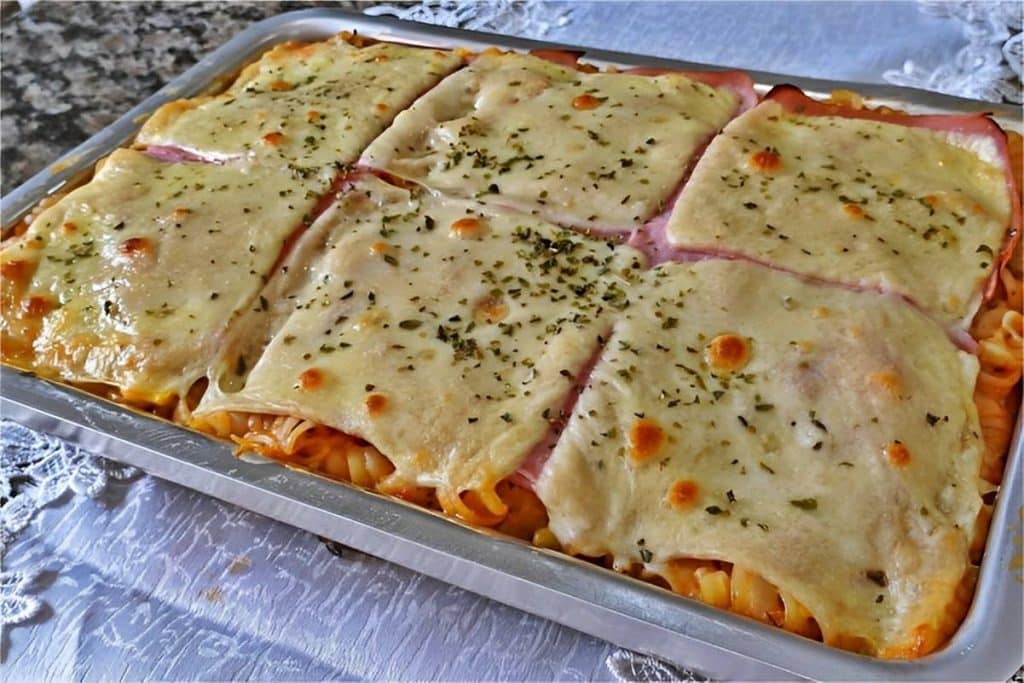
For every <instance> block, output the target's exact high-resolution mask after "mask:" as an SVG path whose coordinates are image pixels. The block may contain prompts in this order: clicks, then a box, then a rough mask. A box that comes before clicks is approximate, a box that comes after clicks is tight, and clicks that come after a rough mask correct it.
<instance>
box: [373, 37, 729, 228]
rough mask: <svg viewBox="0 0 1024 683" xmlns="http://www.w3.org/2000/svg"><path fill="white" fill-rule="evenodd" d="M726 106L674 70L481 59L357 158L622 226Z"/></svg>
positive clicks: (566, 220) (661, 188) (639, 215)
mask: <svg viewBox="0 0 1024 683" xmlns="http://www.w3.org/2000/svg"><path fill="white" fill-rule="evenodd" d="M738 105H739V100H738V98H737V96H736V95H735V94H734V93H733V92H732V91H730V90H725V89H715V88H712V87H710V86H707V85H704V84H703V83H698V82H696V81H692V80H690V79H689V78H687V77H685V76H683V75H680V74H665V75H661V76H656V77H647V76H632V75H626V74H608V73H593V74H585V73H580V72H578V71H575V70H573V69H568V68H565V67H561V66H558V65H557V64H553V63H551V62H548V61H545V60H542V59H538V58H535V57H529V56H525V55H519V54H515V53H508V54H501V55H487V56H483V57H479V58H477V59H476V60H474V61H473V63H472V64H471V65H470V66H469V67H468V68H466V69H463V70H462V71H459V72H458V73H456V74H454V75H452V76H450V77H448V78H447V79H445V80H444V81H443V82H442V83H441V84H440V85H439V86H438V87H437V88H435V89H434V90H433V91H431V92H430V93H428V94H427V95H426V96H424V97H423V98H421V99H420V100H419V101H417V102H416V104H414V105H413V106H412V108H410V109H409V110H407V111H405V112H402V113H401V114H400V115H399V116H398V118H397V119H396V120H395V123H394V125H392V127H391V128H390V129H388V130H387V131H386V132H385V133H384V134H383V135H382V136H381V137H379V138H378V139H377V140H376V141H374V143H373V144H372V145H371V146H370V147H369V149H367V151H366V153H365V154H364V155H363V162H364V163H367V164H369V165H371V166H374V167H378V168H382V169H385V170H387V171H389V172H391V173H394V174H395V175H398V176H401V177H403V178H408V179H412V180H416V181H418V182H421V183H424V184H426V185H428V186H430V187H433V188H437V189H441V190H445V191H449V192H453V193H456V194H458V195H461V196H464V197H476V198H480V199H482V200H484V201H490V202H494V203H499V204H507V205H509V206H514V207H516V208H518V209H520V210H522V211H526V212H533V213H535V214H538V215H542V216H544V217H546V218H547V219H548V220H552V221H555V222H557V223H560V224H562V225H568V226H575V227H590V228H598V229H616V230H625V229H628V228H630V227H631V226H635V225H637V224H638V223H640V222H641V221H643V220H645V219H647V218H649V217H650V216H652V215H654V214H655V213H657V212H658V211H659V210H660V208H661V204H662V202H664V201H666V200H667V199H668V197H669V195H670V194H671V192H672V190H673V189H674V188H675V186H676V185H677V184H678V183H679V181H680V180H681V179H682V177H683V174H684V172H685V171H686V169H687V167H688V165H689V162H690V160H691V159H692V158H693V155H694V154H695V152H696V151H697V150H698V149H699V148H700V146H701V145H702V144H703V143H704V142H705V141H706V140H707V139H708V138H709V137H710V136H711V135H712V134H713V133H715V132H716V131H718V130H720V129H721V127H722V126H724V125H725V123H726V122H727V121H728V120H729V118H730V117H731V116H732V115H733V113H734V112H735V111H736V109H737V107H738Z"/></svg>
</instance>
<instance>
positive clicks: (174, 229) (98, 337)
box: [0, 150, 326, 398]
mask: <svg viewBox="0 0 1024 683" xmlns="http://www.w3.org/2000/svg"><path fill="white" fill-rule="evenodd" d="M325 189H326V188H325V187H324V186H323V184H322V183H318V182H315V181H313V180H308V179H304V178H302V177H301V175H300V176H292V175H290V174H287V173H281V172H280V171H279V170H274V171H268V170H267V169H265V168H263V167H259V166H253V167H249V168H247V169H244V170H240V169H236V168H229V167H225V166H217V165H213V164H196V163H180V164H164V163H162V162H159V161H156V160H154V159H151V158H149V157H147V156H146V155H144V154H141V153H139V152H135V151H131V150H117V151H115V152H114V153H113V154H112V155H111V156H110V157H109V158H108V159H107V160H106V161H105V162H104V163H103V164H102V167H101V168H100V170H99V171H98V172H97V173H96V176H95V177H94V178H93V180H92V181H91V182H89V183H88V184H87V185H85V186H83V187H81V188H78V189H77V190H75V191H73V192H71V193H70V194H69V195H67V196H66V197H64V198H63V199H61V200H60V201H59V202H57V203H56V204H55V205H54V206H51V207H50V208H48V209H47V210H45V211H43V212H42V213H41V214H40V215H39V216H38V217H37V218H36V219H35V220H34V221H33V223H32V224H31V226H30V227H29V229H28V231H27V232H26V233H25V234H24V235H23V236H21V237H20V238H18V239H17V240H15V241H14V242H13V243H10V244H8V245H7V246H6V247H5V248H4V250H3V251H2V252H0V262H2V264H3V267H4V274H5V277H4V280H3V284H4V307H5V311H4V313H5V315H4V318H3V332H4V346H5V348H4V357H5V360H8V361H11V362H15V363H18V364H20V365H24V366H27V367H30V368H33V369H35V370H38V371H40V372H43V373H45V374H54V375H59V376H61V377H63V378H64V379H69V380H75V381H93V382H102V383H108V384H113V385H116V386H118V387H120V388H121V389H123V390H125V391H126V392H129V393H132V392H134V393H135V394H138V395H140V396H144V397H148V398H160V397H163V398H169V397H170V396H172V395H181V394H183V393H184V392H185V391H187V390H188V388H189V385H190V384H191V383H192V382H194V381H195V380H196V379H198V378H199V377H201V376H203V375H205V373H206V369H207V363H208V362H209V361H210V360H211V359H212V358H213V357H214V355H215V352H216V351H217V349H218V345H219V343H220V341H221V339H222V336H223V334H224V333H225V331H226V329H227V327H228V325H229V323H230V321H231V320H232V317H233V315H234V314H235V313H236V312H237V311H239V309H241V308H243V307H245V306H247V305H249V304H250V302H251V300H252V299H253V298H254V297H255V296H256V294H257V293H258V292H259V290H260V288H261V287H262V286H263V282H264V280H263V278H264V277H265V276H266V275H267V274H268V273H269V271H270V269H271V267H272V266H273V264H274V262H275V260H276V259H277V258H278V255H279V254H280V251H281V247H282V244H283V243H284V241H285V239H286V238H287V237H288V235H289V234H290V233H291V232H292V231H293V230H294V229H296V227H298V226H299V225H300V224H301V222H302V219H303V216H304V215H305V214H306V213H307V212H309V211H310V209H312V207H313V205H314V204H315V202H316V197H317V196H318V194H319V193H321V192H323V191H324V190H325ZM12 264H13V265H12ZM15 271H17V274H18V277H7V276H9V275H11V274H12V273H14V272H15ZM33 307H34V308H35V309H37V310H35V311H32V310H30V309H32V308H33Z"/></svg>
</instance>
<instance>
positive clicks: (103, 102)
mask: <svg viewBox="0 0 1024 683" xmlns="http://www.w3.org/2000/svg"><path fill="white" fill-rule="evenodd" d="M3 4H4V13H3V16H4V18H3V25H2V27H0V62H2V63H3V70H2V77H0V140H2V156H0V194H3V195H6V194H7V193H8V192H10V191H11V190H12V189H14V188H15V187H17V186H18V185H19V184H21V183H22V182H24V181H25V180H27V179H28V178H29V177H30V176H32V174H34V173H36V172H37V171H39V170H40V169H41V168H43V167H44V166H46V164H48V163H50V162H51V161H53V160H55V159H57V157H59V156H60V155H61V154H62V153H63V152H65V151H67V150H69V149H71V148H72V147H74V146H76V145H78V144H79V143H81V142H83V141H84V140H86V139H87V138H89V137H90V136H92V135H93V134H95V133H96V132H98V131H99V130H101V129H102V128H103V127H105V126H107V125H109V124H110V123H111V122H112V121H114V120H115V119H116V118H118V117H119V116H120V115H121V114H123V113H124V112H126V111H128V110H129V109H131V108H132V107H133V106H135V105H136V104H138V103H139V102H141V101H142V100H144V99H145V98H146V97H148V96H149V95H151V94H153V92H155V91H156V90H158V89H159V88H160V87H162V86H163V85H164V84H165V83H167V82H168V81H170V80H171V79H173V78H174V77H175V76H178V75H179V74H181V73H183V72H184V71H185V70H186V69H188V68H189V67H191V66H192V65H193V64H194V63H195V62H196V61H198V60H199V59H201V58H202V57H203V56H204V55H206V54H208V53H209V52H211V51H213V50H214V49H216V48H217V47H219V46H220V45H222V44H223V43H225V42H227V41H228V40H229V39H230V38H231V37H233V36H234V35H235V34H237V33H238V32H239V31H241V30H243V29H244V28H246V27H248V26H249V25H251V24H252V23H254V22H257V21H259V20H261V19H266V18H267V17H270V16H273V15H275V14H279V13H281V12H286V11H289V10H294V9H303V8H307V7H312V6H319V7H323V6H329V7H342V8H346V9H354V10H359V9H364V8H365V7H367V6H368V4H369V3H365V2H331V3H323V2H294V1H290V2H239V3H227V2H188V3H178V2H173V3H171V2H146V3H141V2H109V3H107V2H103V3H101V2H71V3H65V2H60V3H58V2H50V1H47V0H43V1H42V2H35V3H32V4H28V6H27V9H25V8H21V7H18V6H17V4H16V3H11V2H4V3H3Z"/></svg>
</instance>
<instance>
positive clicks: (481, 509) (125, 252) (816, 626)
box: [0, 34, 1024, 658]
mask: <svg viewBox="0 0 1024 683" xmlns="http://www.w3.org/2000/svg"><path fill="white" fill-rule="evenodd" d="M1020 155H1021V152H1020V138H1019V136H1016V135H1014V134H1010V135H1009V136H1008V135H1007V134H1006V133H1004V132H1003V131H1002V130H1001V129H1000V128H999V127H998V126H997V125H996V124H995V123H994V122H993V121H992V120H990V119H989V118H987V117H986V116H984V115H977V116H914V115H910V114H907V113H904V112H899V111H893V110H889V109H885V108H869V107H867V106H865V104H864V102H863V101H862V100H861V99H860V98H859V97H857V96H856V95H854V94H852V93H843V92H839V93H835V94H834V95H833V97H832V98H831V99H830V100H828V101H818V100H814V99H812V98H810V97H808V96H807V95H805V94H804V93H802V92H800V91H799V90H797V89H796V88H794V87H792V86H787V85H779V86H777V87H776V88H774V89H773V90H771V91H770V92H768V93H767V94H765V95H763V96H758V95H757V94H756V93H755V91H754V88H753V83H752V82H751V80H750V78H749V77H747V76H746V75H745V74H742V73H738V72H716V73H710V72H709V73H694V72H677V71H671V70H657V69H631V70H614V69H609V70H605V71H599V70H598V69H596V68H594V67H592V66H589V65H586V64H581V63H578V62H577V59H576V57H575V56H574V55H570V54H566V53H557V52H541V53H534V54H519V53H514V52H503V51H499V50H496V49H491V50H486V51H484V52H483V53H470V52H466V51H458V50H456V51H443V50H435V49H428V48H422V47H415V46H410V45H400V44H394V43H384V42H375V41H372V40H367V39H364V38H362V37H358V36H352V35H347V34H342V35H340V36H337V37H334V38H332V39H329V40H326V41H323V42H317V43H309V44H298V43H285V44H282V45H279V46H277V47H275V48H274V49H272V50H270V51H269V52H267V53H266V54H265V55H264V56H263V57H262V58H260V59H259V60H258V61H256V62H255V63H253V64H252V65H250V66H249V67H247V68H246V69H244V70H243V71H242V72H241V74H240V75H239V76H238V77H237V79H236V80H235V81H234V82H233V83H232V84H231V85H230V86H229V87H228V88H227V89H226V90H224V91H223V92H222V93H220V94H216V95H211V96H205V97H198V98H193V99H186V100H181V101H177V102H173V103H170V104H167V105H165V106H163V107H162V108H160V109H159V110H157V111H156V112H155V113H154V114H153V115H152V117H151V118H150V119H149V120H148V121H147V122H146V123H145V125H144V126H143V128H142V130H141V132H140V133H139V134H138V136H137V138H136V139H135V141H134V143H133V144H132V145H131V146H130V147H129V148H124V149H118V150H117V151H115V152H114V153H113V154H111V155H110V156H109V157H107V158H106V159H105V160H104V161H102V162H101V163H100V164H99V165H98V166H97V167H96V169H95V172H94V174H93V176H92V178H91V180H89V181H88V182H87V183H85V184H84V185H82V186H80V187H78V188H77V189H74V190H72V191H70V192H67V193H65V194H64V195H63V196H60V197H56V198H52V199H50V200H47V202H45V203H44V205H42V206H40V207H39V208H38V209H37V210H36V211H35V212H34V213H33V214H32V215H31V216H29V217H28V219H26V220H25V221H24V222H23V223H21V224H19V225H18V226H16V228H15V229H14V230H13V231H12V234H10V235H9V236H8V237H7V238H6V239H5V241H4V242H3V246H2V251H0V263H2V285H3V290H2V300H3V317H2V334H3V337H2V341H3V349H2V351H3V360H4V362H5V363H7V364H10V365H13V366H17V367H19V368H22V369H25V370H29V371H31V372H34V373H37V374H38V375H40V376H43V377H47V378H51V379H56V380H60V381H63V382H67V383H71V384H74V385H76V386H78V387H80V388H83V389H86V390H88V391H91V392H93V393H96V394H99V395H101V396H104V397H106V398H109V399H113V400H116V401H120V402H123V403H125V404H128V405H130V406H133V407H135V408H138V409H141V410H145V411H149V412H150V413H153V414H155V415H157V416H160V417H163V418H167V419H171V420H174V421H176V422H178V423H180V424H182V425H185V426H187V427H190V428H193V429H197V430H201V431H203V432H205V433H207V434H210V435H212V436H214V437H218V438H221V439H225V440H230V441H231V442H233V443H234V444H236V447H237V450H238V452H240V453H241V452H251V453H258V454H261V455H263V456H266V457H269V458H272V459H275V460H278V461H281V462H283V463H286V464H288V465H289V466H291V467H294V468H298V469H302V470H305V471H308V472H313V473H316V474H320V475H323V476H326V477H330V478H332V479H335V480H338V481H341V482H347V483H350V484H354V485H357V486H361V487H365V488H368V489H372V490H375V491H378V492H380V493H383V494H388V495H391V496H396V497H399V498H402V499H404V500H406V501H410V502H412V503H415V504H418V505H421V506H425V507H427V508H430V509H433V510H437V511H439V512H441V513H443V514H445V515H448V516H451V517H453V518H456V519H458V520H461V521H462V522H465V523H468V524H471V525H477V526H481V527H490V528H493V529H496V530H498V531H500V532H504V533H506V534H509V535H511V536H514V537H517V538H520V539H523V540H525V541H527V542H530V543H533V544H535V545H537V546H540V547H543V548H548V549H553V550H561V551H564V552H566V553H570V554H572V555H575V556H578V557H581V558H585V559H587V560H589V561H591V562H592V563H594V564H595V565H602V566H605V567H608V568H611V569H614V570H616V571H619V572H622V573H625V574H628V575H631V576H633V577H635V578H638V579H642V580H646V581H650V582H653V583H656V584H659V585H661V586H663V587H665V588H667V589H670V590H672V591H674V592H676V593H678V594H680V595H682V596H685V597H687V598H691V599H696V600H701V601H704V602H706V603H709V604H711V605H715V606H717V607H720V608H723V609H728V610H732V611H734V612H737V613H740V614H743V615H746V616H748V617H750V618H753V619H756V620H759V621H761V622H765V623H767V624H772V625H775V626H778V627H781V628H784V629H786V630H788V631H791V632H793V633H796V634H800V635H803V636H806V637H809V638H814V639H818V640H821V641H823V642H824V643H826V644H828V645H832V646H836V647H840V648H843V649H847V650H853V651H856V652H860V653H864V654H869V655H873V656H878V657H886V658H915V657H920V656H922V655H925V654H927V653H929V652H932V651H934V650H935V649H937V648H939V647H941V646H942V645H943V643H944V642H945V641H946V640H948V639H949V637H950V636H951V634H952V633H953V632H954V631H955V630H956V629H957V627H958V625H959V623H960V621H961V620H962V619H963V617H964V615H965V613H966V611H967V609H968V607H969V605H970V602H971V598H972V595H973V590H974V581H975V576H976V574H977V566H978V562H979V560H980V557H981V554H982V551H983V549H984V545H985V537H986V533H987V528H988V521H989V517H990V513H991V509H992V503H993V501H994V498H995V495H996V492H997V490H998V486H999V483H1000V477H1001V473H1002V471H1003V466H1004V462H1005V458H1006V454H1007V451H1008V444H1009V441H1010V437H1011V431H1012V429H1013V424H1014V420H1015V419H1016V415H1017V411H1018V409H1019V402H1020V380H1021V365H1022V355H1021V354H1022V351H1021V349H1022V336H1024V333H1022V316H1021V296H1022V290H1021V257H1020V251H1019V247H1018V242H1017V237H1018V234H1019V231H1020V217H1021V209H1020V195H1019V192H1018V189H1017V188H1018V186H1019V179H1018V178H1015V172H1019V170H1020V168H1021V156H1020Z"/></svg>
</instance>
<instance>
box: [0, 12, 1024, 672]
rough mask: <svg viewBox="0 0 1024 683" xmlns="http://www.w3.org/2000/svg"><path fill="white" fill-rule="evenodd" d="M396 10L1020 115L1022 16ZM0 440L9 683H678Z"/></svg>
mask: <svg viewBox="0 0 1024 683" xmlns="http://www.w3.org/2000/svg"><path fill="white" fill-rule="evenodd" d="M371 11H372V12H373V13H381V12H383V11H387V10H382V9H381V8H375V9H373V10H371ZM390 12H391V13H395V14H399V15H401V16H407V17H409V18H414V19H418V20H424V21H434V22H438V23H446V24H449V25H454V24H458V25H461V26H464V27H468V28H478V29H483V30H491V31H498V32H506V33H513V34H518V35H523V36H528V37H536V38H544V39H547V40H551V41H555V42H558V41H562V42H567V43H574V44H582V45H591V46H598V47H602V48H607V49H613V50H623V51H634V52H641V53H649V54H653V55H658V56H665V57H676V58H681V59H687V60H692V61H699V62H706V63H718V64H724V65H729V66H735V67H740V68H743V67H746V68H756V69H760V70H767V71H776V72H784V73H785V72H788V73H794V74H798V75H808V76H819V77H828V78H837V79H846V80H854V81H871V82H882V81H884V80H889V81H891V82H895V83H900V84H905V85H914V86H917V87H928V88H931V89H936V90H943V91H947V92H953V93H956V94H961V95H966V96H971V97H978V98H987V99H991V100H1005V101H1011V102H1018V103H1019V102H1020V101H1021V90H1020V68H1021V34H1020V28H1021V18H1020V12H1021V5H1020V3H1019V2H1007V3H1003V5H1002V6H1001V7H993V5H992V3H986V2H978V3H957V4H945V3H936V2H923V3H920V4H918V3H909V2H908V3H853V2H841V3H827V2H815V3H756V2H755V3H660V2H652V3H620V2H607V3H594V4H591V3H554V2H552V3H537V2H531V3H522V4H511V3H507V2H499V3H491V4H486V5H483V4H467V3H463V4H458V3H436V2H435V3H424V4H421V5H416V6H413V7H405V8H402V9H395V10H390ZM3 427H4V431H3V437H2V440H3V451H2V460H0V551H2V552H3V574H2V578H0V621H2V623H3V626H2V629H3V631H2V633H0V662H2V665H0V676H2V677H3V678H4V679H5V680H12V681H13V680H24V681H41V680H69V679H74V680H80V679H85V680H99V679H103V680H107V679H117V680H141V679H166V680H224V679H238V678H245V679H267V680H269V679H274V680H311V679H316V680H320V679H327V678H330V679H366V678H371V679H382V678H383V679H483V678H486V679H500V680H547V679H610V678H615V677H619V678H628V679H637V678H641V679H649V680H654V679H657V680H669V679H671V678H673V677H680V676H684V677H685V676H686V674H685V672H682V671H678V670H675V669H671V668H669V667H662V666H661V665H660V664H659V663H658V662H655V661H652V660H649V659H647V658H642V657H636V656H633V655H631V654H630V653H624V652H620V651H617V650H616V648H615V647H613V646H611V645H609V644H607V643H605V642H603V641H599V640H597V639H594V638H591V637H589V636H585V635H583V634H580V633H577V632H575V631H572V630H570V629H567V628H564V627H561V626H558V625H556V624H553V623H551V622H548V621H545V620H543V619H539V618H536V617H532V616H530V615H527V614H524V613H522V612H519V611H517V610H515V609H512V608H509V607H505V606H503V605H499V604H497V603H495V602H492V601H490V600H488V599H485V598H481V597H478V596H475V595H472V594H470V593H467V592H464V591H461V590H459V589H456V588H452V587H449V586H447V585H445V584H443V583H440V582H438V581H435V580H432V579H428V578H425V577H423V576H420V575H417V574H415V573H413V572H410V571H407V570H405V569H402V568H400V567H397V566H395V565H391V564H388V563H386V562H383V561H380V560H377V559H375V558H372V557H369V556H367V555H364V554H362V553H358V552H355V551H352V550H349V549H343V548H342V549H339V548H337V547H335V546H332V545H325V544H324V543H323V542H321V541H320V540H318V539H317V538H315V537H314V536H312V535H311V534H309V533H306V532H303V531H299V530H297V529H294V528H291V527H288V526H285V525H283V524H280V523H277V522H274V521H272V520H269V519H267V518H264V517H261V516H258V515H255V514H252V513H249V512H246V511H245V510H242V509H240V508H237V507H234V506H231V505H227V504H224V503H221V502H219V501H216V500H214V499H211V498H208V497H205V496H202V495H199V494H197V493H194V492H191V491H189V490H186V489H183V488H181V487H178V486H175V485H172V484H169V483H166V482H163V481H161V480H158V479H155V478H152V477H147V476H145V475H143V474H141V473H135V472H132V471H130V470H127V469H125V468H121V467H118V466H117V465H115V464H113V463H111V462H108V461H105V460H102V459H99V458H94V457H92V456H90V455H88V454H84V453H82V452H81V451H78V450H77V449H73V448H68V447H66V446H65V445H64V444H61V443H60V442H58V441H56V440H53V439H49V438H46V437H42V436H39V435H36V434H33V433H31V432H28V430H25V429H24V428H20V427H18V426H17V425H13V424H11V423H5V424H4V425H3ZM102 455H106V456H109V457H110V458H112V459H114V460H116V458H117V453H107V454H102Z"/></svg>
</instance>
